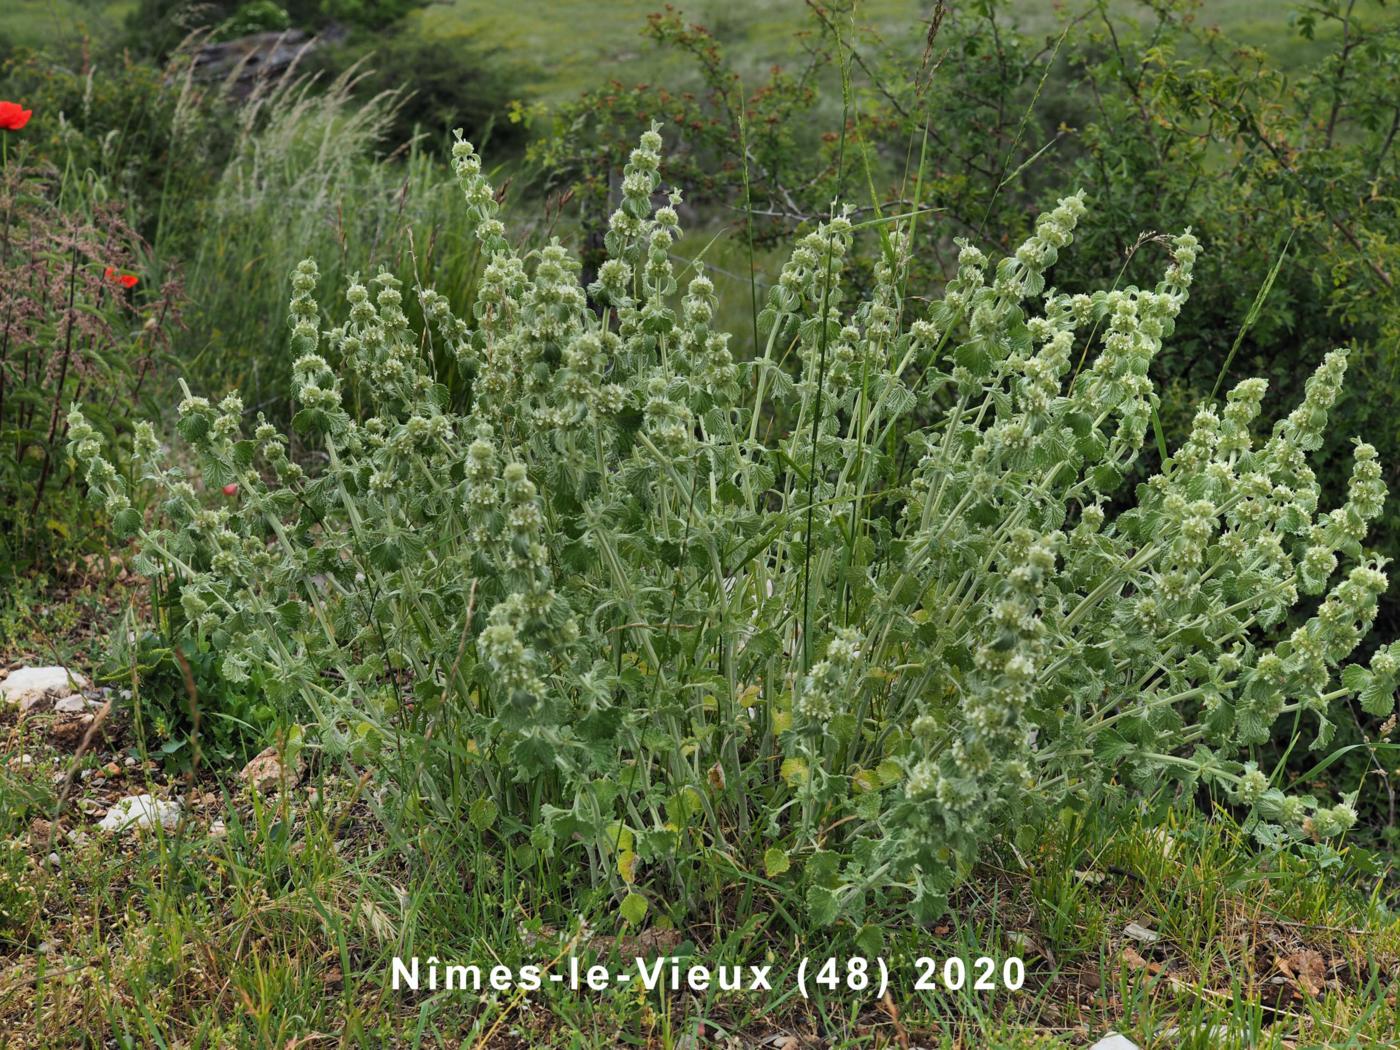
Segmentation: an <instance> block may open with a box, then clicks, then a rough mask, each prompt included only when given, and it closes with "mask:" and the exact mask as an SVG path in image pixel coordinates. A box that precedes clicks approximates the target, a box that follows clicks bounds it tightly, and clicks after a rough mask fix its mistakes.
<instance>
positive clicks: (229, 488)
mask: <svg viewBox="0 0 1400 1050" xmlns="http://www.w3.org/2000/svg"><path fill="white" fill-rule="evenodd" d="M224 495H225V496H236V495H238V482H236V481H230V482H229V483H228V484H227V485H225V486H224Z"/></svg>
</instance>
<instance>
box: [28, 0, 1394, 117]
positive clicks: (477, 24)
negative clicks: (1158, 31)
mask: <svg viewBox="0 0 1400 1050" xmlns="http://www.w3.org/2000/svg"><path fill="white" fill-rule="evenodd" d="M133 6H134V4H133V2H132V0H116V2H113V0H87V2H84V0H11V2H10V3H7V4H6V5H4V9H3V10H0V38H8V39H9V40H11V41H13V42H14V43H17V44H22V45H25V46H38V45H42V44H46V43H53V42H56V41H58V40H61V39H64V38H67V37H71V36H72V35H74V34H77V33H80V32H84V31H85V32H86V33H87V34H90V35H92V36H95V37H103V36H106V35H109V34H110V33H111V32H113V31H114V30H118V29H120V28H121V27H122V23H123V20H124V19H125V17H126V15H127V13H128V12H129V11H130V10H131V9H132V7H133ZM663 6H664V4H663V3H662V0H607V2H599V0H518V2H515V3H509V4H503V3H498V2H496V0H451V2H448V3H437V4H433V5H431V6H429V7H428V8H426V9H425V10H423V11H422V12H419V13H417V14H416V15H415V16H413V22H414V23H415V25H416V28H417V29H418V30H419V31H421V32H424V33H428V34H431V35H433V36H439V37H443V38H446V39H448V40H451V39H453V38H462V39H466V37H467V36H468V35H470V37H471V38H472V39H473V41H476V42H482V43H485V44H487V45H489V46H491V47H493V48H499V49H500V50H501V52H502V53H503V56H504V57H506V58H509V59H512V60H514V61H517V62H520V63H521V64H522V65H523V66H524V67H525V68H526V70H528V71H530V72H529V76H528V80H527V83H526V86H527V87H528V88H529V90H530V91H531V92H532V93H533V94H534V95H535V96H536V97H538V98H541V99H543V100H545V101H551V102H556V101H563V100H567V99H569V98H571V97H573V96H575V95H577V94H578V93H580V92H581V91H584V90H586V89H588V88H590V87H594V86H596V85H597V84H598V82H599V79H600V77H602V76H608V77H617V78H618V79H621V80H624V81H631V80H646V79H654V78H656V77H658V76H661V75H663V74H668V73H674V68H672V67H674V66H675V65H676V63H675V61H674V59H668V58H663V57H660V55H659V53H658V52H657V50H656V48H655V46H654V45H653V44H651V43H650V42H649V41H648V40H646V39H645V38H644V37H643V35H642V30H643V27H644V26H645V24H646V17H647V15H648V14H650V13H652V12H653V11H657V10H660V9H661V8H662V7H663ZM675 6H677V7H678V8H680V10H682V11H683V12H684V13H685V14H686V16H687V17H688V18H691V19H693V20H694V21H697V22H700V23H702V24H704V25H706V26H708V27H709V28H710V29H711V30H712V31H713V32H714V33H715V35H716V37H717V38H718V39H719V40H720V41H721V42H722V43H723V44H725V45H726V46H727V47H729V48H731V49H732V51H733V53H734V56H735V59H736V63H737V65H738V68H740V70H741V71H744V72H745V74H746V75H749V74H752V75H754V76H755V77H756V76H758V75H759V74H761V73H762V72H763V71H764V70H766V69H767V68H768V67H769V66H771V65H773V64H775V63H776V64H782V65H792V64H794V63H796V62H798V61H800V59H801V57H802V55H801V52H800V51H799V50H798V49H797V47H796V46H795V41H794V33H796V32H798V31H801V30H803V29H806V28H808V26H809V23H810V21H811V19H810V15H809V14H808V12H807V9H806V7H805V5H804V4H802V3H800V2H797V0H754V2H753V3H748V4H742V5H738V4H731V3H727V2H721V0H695V2H693V3H677V4H676V5H675ZM1070 6H1071V7H1072V8H1073V7H1074V5H1070ZM1108 6H1109V11H1110V12H1111V13H1118V14H1128V13H1131V14H1136V15H1138V16H1139V17H1142V18H1147V17H1148V16H1149V11H1148V9H1147V7H1146V6H1145V5H1143V4H1141V3H1138V2H1136V0H1110V2H1109V5H1108ZM1002 7H1003V8H1004V10H1005V12H1006V14H1005V17H1006V18H1007V19H1008V20H1009V21H1013V22H1015V23H1016V24H1018V25H1020V26H1021V27H1022V28H1023V29H1025V30H1027V31H1031V32H1041V33H1047V34H1051V33H1056V32H1058V30H1059V26H1060V24H1061V23H1060V17H1061V16H1060V14H1059V12H1058V11H1057V5H1056V4H1053V3H1051V0H1012V2H1009V3H1005V4H1003V5H1002ZM927 8H928V4H926V3H921V2H919V0H865V2H863V3H861V4H860V6H859V8H858V10H859V17H860V19H861V21H862V22H864V23H866V24H868V25H871V26H873V27H876V28H878V29H880V30H881V31H884V32H888V33H890V34H892V35H895V36H910V35H912V38H914V39H921V38H922V33H923V23H922V20H923V19H924V18H926V17H927ZM1361 10H1362V13H1363V14H1365V15H1366V16H1367V17H1372V18H1375V17H1381V18H1391V19H1393V18H1395V17H1397V15H1396V13H1395V11H1394V9H1393V8H1386V9H1384V11H1381V10H1379V9H1376V8H1375V5H1374V3H1372V4H1370V5H1362V8H1361ZM1291 12H1292V5H1289V4H1285V3H1279V4H1275V5H1264V4H1260V3H1258V2H1257V0H1206V3H1204V4H1203V5H1202V8H1201V11H1200V13H1199V18H1198V20H1199V22H1200V23H1201V24H1205V25H1212V24H1213V25H1218V26H1219V27H1220V28H1221V29H1222V30H1224V31H1225V32H1227V33H1229V34H1230V35H1232V36H1233V37H1235V38H1236V39H1238V40H1240V41H1242V42H1244V43H1249V44H1254V45H1257V46H1260V47H1263V48H1264V49H1266V50H1268V51H1270V52H1271V53H1272V54H1273V55H1274V56H1275V57H1276V58H1278V59H1279V60H1280V61H1282V62H1283V63H1284V64H1285V65H1302V64H1305V63H1307V62H1309V61H1311V60H1312V59H1314V58H1316V57H1317V55H1319V54H1320V53H1322V51H1323V50H1325V48H1326V42H1327V41H1328V40H1329V39H1330V38H1331V37H1332V36H1333V35H1335V34H1333V33H1332V31H1331V28H1330V27H1324V29H1323V30H1321V31H1320V32H1319V34H1318V37H1319V39H1318V40H1316V41H1307V40H1303V39H1302V38H1300V37H1299V36H1298V34H1297V33H1296V31H1295V30H1294V29H1293V27H1292V25H1291ZM686 72H687V74H688V73H689V70H688V69H687V71H686Z"/></svg>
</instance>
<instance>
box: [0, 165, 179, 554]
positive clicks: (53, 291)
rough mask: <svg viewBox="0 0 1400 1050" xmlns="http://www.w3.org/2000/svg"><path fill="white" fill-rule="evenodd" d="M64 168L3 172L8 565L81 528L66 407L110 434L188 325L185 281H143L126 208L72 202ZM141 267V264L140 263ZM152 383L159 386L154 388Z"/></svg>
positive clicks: (1, 396)
mask: <svg viewBox="0 0 1400 1050" xmlns="http://www.w3.org/2000/svg"><path fill="white" fill-rule="evenodd" d="M60 196H61V189H60V187H59V186H58V183H57V179H56V177H55V176H53V175H52V174H51V173H50V174H43V173H39V172H35V171H32V170H28V169H25V168H23V167H21V166H20V165H19V164H11V165H9V166H8V167H6V168H4V169H3V170H0V224H3V225H2V226H0V438H3V440H4V442H5V444H6V446H7V448H6V453H5V455H4V456H3V457H0V484H2V485H3V486H4V490H5V500H4V505H3V508H0V550H3V552H4V557H3V558H0V564H3V565H4V566H5V568H6V569H9V568H11V567H13V565H14V564H15V563H17V562H18V563H25V562H32V561H34V560H35V558H36V556H37V555H38V554H39V553H40V552H41V551H44V550H46V549H48V548H49V547H50V545H51V543H52V542H53V541H54V540H60V539H62V538H63V537H70V536H71V535H73V534H74V531H75V530H76V529H77V527H78V524H79V522H78V520H77V519H76V518H75V516H74V515H73V514H72V511H73V510H74V509H76V502H75V501H72V500H69V501H65V500H64V498H63V497H64V495H65V494H67V493H70V492H72V491H73V487H72V482H73V480H74V477H73V475H72V473H71V472H70V470H69V467H68V463H67V460H66V457H65V456H64V453H63V449H64V446H65V444H66V443H67V420H66V417H65V412H66V410H67V407H68V406H69V405H70V404H71V403H72V402H73V401H76V400H82V399H86V400H87V401H88V402H89V403H90V404H91V406H92V414H93V419H94V420H96V421H98V422H99V423H101V424H102V425H103V426H104V427H105V428H106V429H107V432H108V433H109V434H125V433H126V432H127V424H126V419H127V417H128V416H129V415H130V413H131V412H132V410H133V407H134V406H135V404H136V403H137V402H138V401H139V399H140V397H141V395H142V391H143V388H147V384H148V383H149V382H150V380H151V376H152V374H153V372H154V371H155V370H156V365H157V362H158V361H159V358H160V356H161V354H162V353H163V351H164V350H165V349H166V340H167V338H168V335H169V332H170V330H171V329H172V328H173V327H174V326H176V325H177V324H178V323H179V306H178V304H179V286H178V284H177V283H176V282H174V281H170V282H167V283H166V284H165V285H163V286H161V287H158V288H154V289H152V288H146V287H144V286H143V285H142V283H141V281H142V279H141V277H139V276H138V274H139V273H140V272H141V269H142V267H141V265H140V263H141V260H142V259H143V257H144V256H145V252H146V248H145V245H144V244H143V242H142V241H141V239H140V238H139V237H138V236H137V235H136V233H135V232H134V231H133V230H132V229H131V228H130V227H129V226H128V225H127V224H126V222H125V221H124V219H123V217H122V213H121V210H120V209H119V208H116V207H115V206H98V207H96V208H95V209H92V210H91V211H88V210H86V209H84V208H81V207H79V208H64V207H61V206H60V205H59V204H58V203H57V201H58V199H59V198H60ZM133 270H134V271H136V272H132V271H133ZM147 389H148V388H147Z"/></svg>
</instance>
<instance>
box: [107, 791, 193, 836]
mask: <svg viewBox="0 0 1400 1050" xmlns="http://www.w3.org/2000/svg"><path fill="white" fill-rule="evenodd" d="M157 823H159V824H160V825H161V826H162V827H163V828H165V829H166V830H167V831H170V830H173V829H174V828H175V826H176V825H177V824H179V823H180V804H179V803H178V802H170V801H168V800H166V799H158V798H156V797H155V796H153V795H132V796H130V797H128V798H124V799H122V800H121V801H120V802H118V803H117V804H116V805H115V806H113V807H112V808H111V809H109V810H108V811H107V815H106V816H105V817H103V818H102V822H101V823H100V824H98V825H97V826H98V827H99V828H101V829H102V830H103V831H124V830H125V829H126V828H129V827H131V826H132V825H135V826H136V827H137V828H149V827H154V826H155V825H156V824H157Z"/></svg>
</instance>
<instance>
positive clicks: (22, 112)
mask: <svg viewBox="0 0 1400 1050" xmlns="http://www.w3.org/2000/svg"><path fill="white" fill-rule="evenodd" d="M33 115H34V111H33V110H32V109H25V108H24V107H23V106H21V105H20V104H19V103H18V102H0V128H3V129H4V130H5V131H18V130H19V129H20V128H22V127H24V126H25V125H26V124H28V123H29V118H30V117H32V116H33Z"/></svg>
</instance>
